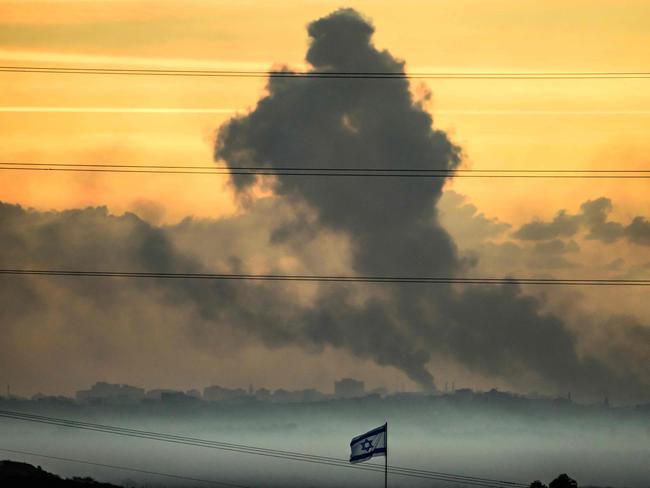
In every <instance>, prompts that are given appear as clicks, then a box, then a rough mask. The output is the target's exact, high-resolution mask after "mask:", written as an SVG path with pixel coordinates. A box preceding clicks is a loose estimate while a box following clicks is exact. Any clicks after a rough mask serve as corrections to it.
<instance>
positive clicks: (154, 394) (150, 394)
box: [146, 388, 182, 400]
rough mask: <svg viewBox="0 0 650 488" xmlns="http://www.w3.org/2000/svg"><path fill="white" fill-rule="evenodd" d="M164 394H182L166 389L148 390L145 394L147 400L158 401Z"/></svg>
mask: <svg viewBox="0 0 650 488" xmlns="http://www.w3.org/2000/svg"><path fill="white" fill-rule="evenodd" d="M164 393H182V392H180V391H178V390H169V389H166V388H156V389H153V390H148V391H147V394H146V398H147V400H160V399H161V398H162V396H163V394H164Z"/></svg>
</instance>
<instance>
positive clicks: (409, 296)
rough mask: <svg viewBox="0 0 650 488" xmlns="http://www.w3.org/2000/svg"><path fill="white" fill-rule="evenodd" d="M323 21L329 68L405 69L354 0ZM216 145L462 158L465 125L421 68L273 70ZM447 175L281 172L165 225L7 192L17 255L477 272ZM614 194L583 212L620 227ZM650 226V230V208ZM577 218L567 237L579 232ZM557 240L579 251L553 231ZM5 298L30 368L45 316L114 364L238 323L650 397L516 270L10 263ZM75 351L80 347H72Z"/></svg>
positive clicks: (252, 329)
mask: <svg viewBox="0 0 650 488" xmlns="http://www.w3.org/2000/svg"><path fill="white" fill-rule="evenodd" d="M309 33H310V36H311V45H310V48H309V51H308V53H307V60H308V61H309V63H310V64H311V65H312V67H313V69H314V70H317V71H332V72H334V71H368V72H372V71H381V72H395V73H397V72H403V70H404V64H403V62H401V61H399V60H397V59H395V58H394V57H392V56H391V55H390V54H389V53H388V52H386V51H380V50H378V49H376V48H375V47H374V45H373V44H372V39H371V36H372V33H373V27H372V26H371V24H370V23H369V22H368V21H367V20H366V19H364V18H363V17H361V16H360V15H359V14H357V13H356V12H355V11H353V10H349V9H344V10H339V11H337V12H335V13H333V14H331V15H329V16H327V17H324V18H322V19H319V20H317V21H316V22H313V23H312V24H310V26H309ZM215 154H216V157H217V158H220V159H223V160H224V161H226V163H227V164H228V165H229V166H230V167H237V166H249V165H253V166H265V167H268V168H278V167H291V166H295V167H314V168H315V167H330V168H333V167H372V168H400V167H404V168H427V169H445V170H450V169H451V170H453V169H454V168H456V167H457V166H458V164H459V163H460V159H461V152H460V149H459V148H458V147H457V146H455V145H454V144H453V143H452V142H451V141H450V140H449V138H448V137H447V135H446V134H445V133H444V132H442V131H440V130H436V129H432V118H431V116H430V115H429V114H428V113H427V112H425V111H424V110H423V109H422V107H421V106H420V105H419V104H418V103H416V102H415V101H414V100H413V99H412V97H411V94H410V91H409V84H408V81H407V80H405V79H394V80H393V79H391V80H372V79H356V80H346V79H337V80H329V79H300V78H273V79H271V80H270V81H269V84H268V94H267V95H266V96H264V97H263V98H262V99H260V100H259V102H258V104H257V106H256V108H255V109H254V110H253V111H252V112H251V113H249V114H248V115H246V116H242V117H237V118H234V119H232V120H231V121H229V122H228V123H227V124H225V125H224V126H223V127H222V128H221V129H220V131H219V135H218V139H217V143H216V149H215ZM256 182H257V180H256V178H255V176H252V175H237V176H233V179H232V183H233V185H234V187H235V188H236V190H237V192H238V194H239V195H241V196H242V197H246V195H247V194H249V192H250V190H252V188H253V186H254V185H255V184H256ZM443 184H444V181H442V180H438V179H434V180H426V179H419V178H417V179H416V178H412V179H408V178H407V179H388V178H364V179H358V178H308V177H286V176H279V177H277V178H276V179H275V180H274V182H273V184H272V185H273V186H272V188H273V191H274V194H275V195H274V197H273V198H269V199H262V200H255V199H248V202H247V204H246V206H245V208H244V210H245V211H244V212H242V214H241V215H238V216H236V217H231V218H225V219H220V220H216V221H215V220H206V221H201V220H194V219H187V220H185V221H183V222H181V223H180V224H178V225H174V226H165V227H160V226H156V225H152V224H150V223H147V222H145V221H143V220H142V219H140V218H139V217H137V216H136V215H133V214H128V213H127V214H124V215H122V216H114V215H110V214H109V213H108V212H107V210H106V209H105V208H88V209H78V210H70V211H66V212H36V211H29V210H25V209H23V208H21V207H18V206H10V205H0V246H1V252H0V264H1V265H2V266H3V267H42V268H62V269H106V270H128V271H166V272H204V271H210V272H260V270H262V271H264V272H270V273H273V272H282V271H285V270H286V268H284V267H283V266H286V264H285V263H286V262H294V263H297V264H296V266H300V268H298V269H297V270H296V269H294V268H291V270H292V271H298V272H307V273H313V274H317V273H323V274H354V273H358V274H366V275H383V276H386V275H399V276H409V275H410V276H455V275H462V274H464V273H469V272H471V270H472V269H471V268H472V263H473V261H472V260H469V259H465V258H463V257H462V256H461V255H460V254H459V252H458V250H457V248H456V245H455V243H454V241H453V239H452V238H451V236H450V235H449V234H448V233H447V231H446V230H445V228H443V226H442V225H441V223H440V219H439V214H438V205H439V201H440V198H441V195H442V187H443ZM243 200H244V201H246V198H243ZM599 208H600V207H598V206H596V208H587V209H586V210H584V209H583V213H584V214H589V215H590V217H589V218H591V219H592V220H593V221H594V222H596V224H597V223H599V222H601V223H602V222H605V223H607V222H606V220H602V219H601V218H600V216H601V215H602V213H603V210H602V209H601V210H599ZM599 212H600V213H599ZM466 214H468V215H469V217H470V218H471V219H474V220H477V221H480V225H482V228H483V229H484V232H485V234H486V238H487V237H488V236H490V235H498V234H499V233H501V232H503V231H504V230H505V226H504V224H501V223H498V222H493V221H489V219H486V218H484V217H480V214H477V213H476V209H472V208H467V209H466ZM477 216H478V217H477ZM581 218H587V217H584V216H582V217H581ZM599 219H600V220H599ZM595 226H596V225H595V224H594V225H592V226H591V228H594V227H595ZM461 227H462V226H461ZM637 227H639V228H640V229H641V234H642V229H643V222H641V223H640V224H639V225H637ZM566 232H567V231H565V234H562V235H570V234H566ZM637 232H639V231H637ZM635 235H636V234H635ZM551 238H552V237H551ZM554 246H555V247H554ZM544 251H545V252H547V253H551V254H553V253H556V254H558V253H559V254H562V251H567V250H566V249H564V250H562V249H559V248H558V245H557V244H550V245H549V246H548V249H544ZM331 270H334V271H331ZM307 291H308V292H309V293H307ZM0 307H1V311H2V314H3V318H6V320H3V324H2V327H3V329H2V332H3V341H1V342H0V368H2V369H4V370H8V369H11V367H12V365H15V364H17V363H16V362H12V361H14V360H16V361H18V359H16V358H15V356H16V352H15V351H17V350H20V348H19V347H17V345H20V344H21V340H22V339H21V334H23V335H24V334H25V333H26V332H25V331H27V330H28V329H29V328H30V327H29V326H33V327H34V328H37V327H39V328H38V330H40V331H42V330H43V327H46V328H49V329H50V331H49V332H47V331H45V332H43V334H44V336H43V337H48V338H51V340H52V341H53V343H54V342H56V344H60V347H62V348H67V347H70V348H72V347H73V346H72V345H70V344H71V343H73V345H76V346H75V347H77V348H78V351H81V352H80V353H79V354H81V355H83V357H84V358H86V359H85V361H98V362H103V364H108V363H110V361H111V360H113V361H114V360H115V354H116V351H119V348H120V347H126V346H127V345H128V344H130V343H131V342H135V345H134V346H133V347H135V348H136V351H137V352H136V353H135V354H134V356H133V357H140V356H141V357H144V358H146V357H149V356H148V355H147V354H148V353H147V354H145V352H142V353H141V352H140V349H142V348H146V347H150V348H152V349H151V350H149V353H151V354H153V352H152V351H153V350H154V349H155V344H156V341H155V339H157V338H158V337H159V336H160V335H161V334H163V332H164V331H167V330H168V329H175V330H181V331H182V334H183V335H184V336H186V337H187V338H188V340H190V341H192V342H193V343H194V344H195V345H196V347H200V348H204V349H206V348H207V349H208V350H212V351H214V352H215V354H218V351H219V350H220V349H219V348H220V347H224V346H223V345H222V344H223V343H224V342H226V338H228V337H230V336H238V335H239V336H241V337H242V340H257V341H260V342H262V343H263V344H264V345H265V346H267V347H279V346H285V345H293V346H298V347H301V348H304V349H308V350H321V349H323V348H324V347H327V346H331V347H334V348H339V349H341V350H344V351H347V352H349V353H351V354H353V355H355V356H356V357H358V358H361V359H370V360H372V361H374V362H375V363H377V364H380V365H385V366H393V367H396V368H399V369H400V370H401V371H403V372H404V373H405V374H407V375H408V376H409V377H410V378H412V379H413V380H414V381H416V382H417V383H419V384H420V385H422V387H423V388H425V389H426V388H431V387H432V386H433V375H432V372H431V371H430V370H429V367H428V364H429V363H430V361H431V359H432V358H433V356H434V355H436V356H441V357H447V356H448V357H450V358H452V359H453V360H455V361H459V362H461V363H462V364H463V365H465V366H466V367H467V368H468V369H469V370H471V371H476V372H479V373H481V374H483V375H491V376H493V377H500V378H504V379H506V380H507V381H510V382H512V383H516V382H517V381H520V382H521V380H523V379H526V380H529V379H530V378H533V380H534V382H535V384H536V385H537V384H539V385H540V386H546V387H549V388H554V389H556V391H557V390H561V391H563V392H564V391H566V390H567V389H571V390H572V391H574V393H578V392H582V393H584V394H586V395H596V396H600V395H601V394H602V391H603V390H608V391H610V392H612V394H613V392H614V391H620V392H621V398H622V397H623V395H627V397H629V398H635V399H636V398H643V397H646V398H647V396H648V380H647V378H643V377H642V376H640V375H638V374H636V372H637V371H638V370H639V367H638V366H637V367H632V366H629V363H625V365H624V367H620V368H619V367H618V366H620V365H618V364H617V367H616V368H613V367H610V365H609V364H606V363H605V362H603V361H599V360H597V359H594V358H585V357H582V356H581V355H579V354H578V352H577V338H576V337H575V335H574V334H573V333H572V332H571V331H570V330H569V328H568V327H567V325H566V323H565V322H564V321H563V320H561V319H560V318H559V317H557V316H555V315H552V314H549V313H544V312H543V309H544V303H543V301H541V300H540V299H538V298H535V297H532V296H529V295H527V294H525V293H524V291H523V290H522V289H521V288H520V287H519V286H518V285H517V284H516V283H514V282H513V283H512V284H508V285H505V286H501V287H472V288H465V289H461V290H459V289H455V288H453V287H449V286H421V285H407V286H403V285H381V286H353V285H350V286H343V285H334V284H326V285H322V286H316V285H313V286H312V287H311V288H309V290H306V289H305V288H304V287H301V286H298V285H295V284H292V285H286V286H281V285H280V284H277V283H271V284H268V283H267V284H255V283H250V282H207V281H191V280H187V281H184V280H101V279H87V280H82V279H66V278H54V279H43V278H27V277H20V278H16V277H13V278H12V277H2V278H1V279H0ZM623 325H625V324H623ZM633 329H634V332H633V335H634V337H644V336H643V335H639V332H638V331H639V329H638V328H637V327H636V325H635V327H633ZM143 330H146V331H149V333H144V332H143ZM626 330H627V329H626V327H625V326H623V327H622V328H621V330H620V334H621V339H620V341H619V342H620V343H621V344H623V343H625V342H626V341H627V340H628V339H627V338H626V337H627V336H626ZM46 332H47V333H46ZM48 334H49V335H48ZM131 338H138V339H139V341H132V339H131ZM57 341H58V342H57ZM34 343H43V340H40V341H39V340H36V342H34ZM45 344H46V345H47V346H48V347H51V348H54V347H55V346H54V345H50V344H49V343H48V342H47V341H45ZM150 344H151V345H150ZM63 350H64V351H66V352H68V349H63ZM67 356H70V357H71V358H74V355H73V354H72V349H71V350H70V352H69V353H68V354H67ZM12 357H13V358H14V359H12ZM636 357H637V356H635V358H636ZM31 359H32V358H28V357H25V358H22V359H20V361H22V362H21V363H20V364H21V365H22V366H23V367H25V368H28V367H30V366H29V364H33V365H37V364H40V365H42V364H43V359H42V358H41V359H40V360H38V361H37V360H34V361H30V360H31ZM612 360H615V358H614V359H612ZM79 363H83V361H81V360H80V359H79V358H74V362H73V364H72V365H68V368H77V369H79ZM634 364H637V362H636V361H635V362H634ZM41 367H42V366H41ZM635 368H636V369H635ZM621 378H624V379H621ZM533 380H531V381H533Z"/></svg>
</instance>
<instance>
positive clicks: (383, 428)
mask: <svg viewBox="0 0 650 488" xmlns="http://www.w3.org/2000/svg"><path fill="white" fill-rule="evenodd" d="M382 432H386V426H385V425H382V426H381V427H377V428H376V429H372V430H371V431H370V432H366V433H365V434H361V435H359V436H357V437H355V438H354V439H352V441H350V447H352V446H353V445H355V444H357V443H358V442H361V441H362V440H364V439H366V438H368V437H372V436H373V435H377V434H381V433H382Z"/></svg>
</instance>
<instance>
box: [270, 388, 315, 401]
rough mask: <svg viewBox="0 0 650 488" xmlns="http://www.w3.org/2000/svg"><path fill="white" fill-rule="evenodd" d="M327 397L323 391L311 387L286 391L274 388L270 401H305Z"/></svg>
mask: <svg viewBox="0 0 650 488" xmlns="http://www.w3.org/2000/svg"><path fill="white" fill-rule="evenodd" d="M326 397H327V395H325V394H324V393H321V392H320V391H318V390H315V389H313V388H308V389H306V390H297V391H288V390H283V389H282V388H280V389H278V390H275V391H274V392H273V396H272V398H271V401H273V402H277V403H307V402H317V401H320V400H323V399H325V398H326Z"/></svg>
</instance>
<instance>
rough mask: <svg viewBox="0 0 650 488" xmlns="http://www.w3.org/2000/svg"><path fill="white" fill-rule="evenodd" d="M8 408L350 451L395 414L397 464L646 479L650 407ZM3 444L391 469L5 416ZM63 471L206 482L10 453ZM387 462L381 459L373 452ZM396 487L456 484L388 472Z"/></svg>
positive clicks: (484, 401)
mask: <svg viewBox="0 0 650 488" xmlns="http://www.w3.org/2000/svg"><path fill="white" fill-rule="evenodd" d="M0 407H1V408H2V409H12V410H20V411H25V412H32V413H37V414H39V415H46V416H54V417H60V418H70V419H79V420H84V421H88V422H94V423H104V424H108V425H115V426H121V427H129V428H134V429H139V430H147V431H155V432H162V433H171V434H178V435H185V436H191V437H198V438H202V439H209V440H217V441H225V442H233V443H238V444H246V445H251V446H258V447H265V448H271V449H283V450H290V451H297V452H304V453H309V454H316V455H323V456H331V457H336V458H340V459H346V458H347V456H348V455H349V452H348V451H349V447H348V444H349V441H350V439H351V438H352V437H353V436H355V435H358V434H360V433H362V432H364V431H365V430H369V429H371V428H373V427H376V426H378V425H381V424H383V423H384V422H386V421H388V425H389V446H390V448H389V463H390V464H394V465H398V466H404V467H417V468H420V469H427V470H432V471H441V472H447V473H454V474H461V475H465V476H478V477H485V478H493V479H499V480H506V481H518V482H526V483H530V482H532V481H533V480H534V479H541V480H542V481H544V482H545V483H548V482H550V481H551V480H552V479H554V478H555V477H556V476H557V475H558V474H560V473H563V472H567V473H569V475H571V476H572V477H573V478H575V479H577V480H578V482H579V484H580V486H588V485H595V486H628V487H634V488H637V487H638V488H644V487H647V486H648V471H647V459H648V456H650V407H649V406H648V405H646V406H644V407H641V406H639V407H636V408H634V407H625V408H622V407H619V408H616V407H613V408H608V407H605V406H603V405H594V406H582V405H577V404H574V403H572V402H570V401H568V400H566V399H554V400H553V399H548V400H531V399H525V398H521V397H515V396H512V395H509V394H504V393H500V392H496V391H492V392H488V393H484V394H470V393H468V392H463V391H459V392H457V393H455V394H448V395H441V396H420V395H413V394H402V395H395V396H389V397H386V398H384V399H382V398H380V397H378V396H369V397H365V398H359V399H350V400H332V401H325V402H313V403H294V404H286V403H285V404H283V403H278V404H272V403H264V402H252V403H251V402H243V403H242V402H238V403H237V402H236V403H202V402H201V403H196V404H191V405H179V404H178V403H176V404H174V403H173V402H170V403H164V402H163V403H161V402H152V403H151V402H150V403H148V404H141V405H139V406H126V405H123V406H110V405H104V406H101V405H98V406H88V405H74V404H67V405H66V404H60V405H58V406H56V405H52V404H49V405H48V404H47V402H41V403H40V404H39V403H38V402H25V401H22V402H21V401H18V400H13V401H7V400H4V401H1V402H0ZM0 426H1V428H2V433H3V435H2V443H1V445H0V448H11V449H18V450H25V451H35V452H38V453H42V454H50V455H54V456H61V457H70V458H73V459H82V460H87V461H95V462H100V463H106V464H114V465H121V466H128V467H135V468H140V469H149V470H153V471H160V472H165V473H173V474H180V475H185V476H191V477H197V478H206V479H216V480H221V481H234V482H236V483H240V484H245V485H250V486H259V485H263V486H278V487H280V486H295V487H300V486H303V487H304V486H315V487H316V486H318V487H320V486H323V487H333V486H368V487H370V486H377V484H380V483H381V482H383V480H382V479H381V478H382V476H383V475H382V473H372V472H370V473H368V472H363V471H361V472H359V471H357V470H355V469H347V468H337V467H331V466H321V465H318V464H310V463H302V462H298V461H286V460H279V459H273V458H266V457H262V456H256V455H248V454H237V453H232V452H227V451H222V450H213V449H205V448H198V447H190V446H181V445H174V444H167V443H164V442H157V441H150V440H142V439H136V438H130V437H120V436H116V435H110V434H102V433H94V432H87V431H78V430H75V429H70V428H65V427H52V426H48V425H38V424H31V423H28V422H21V421H14V420H8V419H0ZM0 457H1V458H11V459H22V460H26V461H32V462H33V463H35V464H40V465H42V466H43V467H46V468H47V469H49V470H51V471H54V472H56V473H57V474H61V475H67V476H72V475H86V474H87V475H90V476H93V477H94V478H96V479H98V480H102V481H110V482H115V483H121V482H123V481H124V480H125V479H131V480H133V481H135V482H137V483H141V484H142V483H145V482H146V483H147V485H148V486H163V485H166V486H196V485H192V483H188V482H182V481H174V480H168V479H160V478H159V477H155V476H147V475H143V474H142V473H125V472H119V471H114V470H109V469H103V468H97V467H92V466H90V467H89V466H84V465H79V464H73V463H64V462H57V461H54V460H47V459H38V458H30V457H29V456H24V455H17V454H10V453H5V452H0ZM370 462H371V463H380V464H381V463H382V462H383V460H382V458H378V459H375V460H372V461H370ZM390 485H391V486H413V487H419V486H432V485H433V486H449V483H444V482H437V481H432V480H422V479H417V478H409V477H404V476H397V475H392V476H390Z"/></svg>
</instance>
